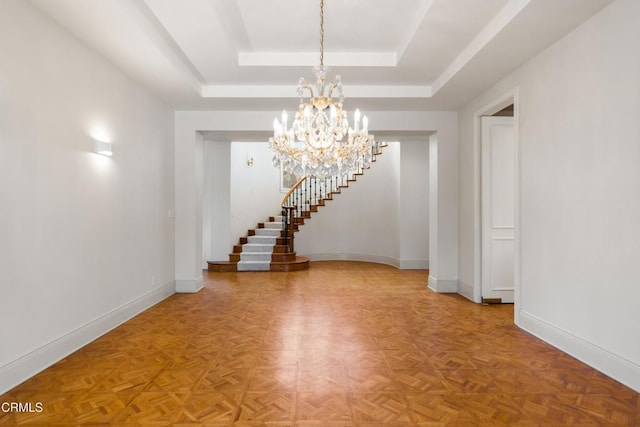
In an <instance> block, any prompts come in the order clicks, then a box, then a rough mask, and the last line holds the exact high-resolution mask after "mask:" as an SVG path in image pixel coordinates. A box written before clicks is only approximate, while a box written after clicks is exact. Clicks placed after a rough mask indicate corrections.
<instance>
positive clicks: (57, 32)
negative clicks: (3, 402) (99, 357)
mask: <svg viewBox="0 0 640 427" xmlns="http://www.w3.org/2000/svg"><path fill="white" fill-rule="evenodd" d="M172 124H173V118H172V112H171V111H170V110H169V108H167V106H166V105H164V104H163V103H162V102H161V101H159V100H158V99H156V98H155V97H153V96H152V95H150V93H149V92H147V91H146V90H144V89H142V88H141V87H140V86H139V85H138V84H136V83H135V82H133V81H131V80H130V79H129V78H127V77H126V76H124V75H123V74H122V73H120V72H119V71H117V70H116V69H115V68H114V67H112V66H111V65H110V64H109V63H107V62H105V61H104V60H103V59H101V58H100V57H99V56H97V55H96V54H94V53H93V52H92V51H90V50H89V49H87V48H86V47H85V46H84V45H82V44H80V43H79V42H78V41H77V40H76V39H75V38H74V37H72V36H71V35H69V34H68V33H67V32H66V31H64V30H62V29H61V28H60V27H58V26H57V25H56V24H55V23H53V22H52V21H51V20H50V19H49V18H47V17H45V16H44V15H42V14H41V13H40V12H39V11H38V10H36V9H34V8H33V7H32V6H31V5H30V3H29V2H24V1H2V2H0V181H1V182H2V183H3V184H2V185H0V200H1V202H0V272H1V275H2V277H0V295H1V297H0V325H2V327H0V343H1V344H0V393H2V392H4V391H6V390H7V389H9V388H11V387H12V386H14V385H16V384H17V383H19V382H21V381H23V380H24V379H26V378H28V377H29V376H31V375H33V374H34V373H36V372H37V371H39V370H41V369H43V368H45V367H46V366H48V365H49V364H51V363H53V362H55V361H56V360H57V359H59V358H61V357H63V356H65V355H66V354H68V353H70V352H72V351H74V350H75V349H77V348H78V347H80V346H82V345H84V344H86V343H87V342H89V341H91V340H92V339H95V338H96V337H97V336H99V335H100V334H102V333H104V332H105V331H106V330H108V329H110V328H112V327H114V326H116V325H117V324H118V323H120V322H122V321H124V320H126V319H127V318H128V317H131V316H133V315H135V314H137V313H138V312H140V311H142V310H144V309H145V308H146V307H148V306H149V305H151V304H153V303H155V302H157V301H159V300H160V299H162V298H164V297H166V296H167V295H169V294H171V293H173V291H174V283H173V279H174V268H173V233H174V229H173V220H172V219H171V218H169V217H168V216H169V215H168V214H169V211H170V210H172V209H173V191H172V185H171V183H172V179H173V146H172V137H173V129H172ZM90 135H93V136H96V137H103V138H108V139H111V140H112V142H113V145H114V151H115V153H114V156H113V157H112V158H107V157H103V156H99V155H97V154H95V153H92V152H91V149H92V147H91V143H90Z"/></svg>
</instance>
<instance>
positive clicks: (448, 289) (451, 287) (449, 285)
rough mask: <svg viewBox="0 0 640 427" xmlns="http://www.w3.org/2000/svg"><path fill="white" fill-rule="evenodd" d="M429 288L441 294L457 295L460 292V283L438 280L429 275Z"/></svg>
mask: <svg viewBox="0 0 640 427" xmlns="http://www.w3.org/2000/svg"><path fill="white" fill-rule="evenodd" d="M427 287H428V288H429V289H431V290H432V291H434V292H438V293H440V294H455V293H457V292H458V281H457V280H447V279H436V278H435V277H433V276H431V275H429V280H428V283H427Z"/></svg>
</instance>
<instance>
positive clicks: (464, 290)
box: [458, 280, 478, 302]
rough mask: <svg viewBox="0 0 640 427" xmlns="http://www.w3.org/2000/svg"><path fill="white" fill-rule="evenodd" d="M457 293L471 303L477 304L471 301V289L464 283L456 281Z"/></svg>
mask: <svg viewBox="0 0 640 427" xmlns="http://www.w3.org/2000/svg"><path fill="white" fill-rule="evenodd" d="M458 293H459V294H460V295H462V296H463V297H465V298H466V299H468V300H469V301H472V302H478V301H474V300H473V287H471V286H469V285H467V284H466V283H464V282H461V281H459V280H458Z"/></svg>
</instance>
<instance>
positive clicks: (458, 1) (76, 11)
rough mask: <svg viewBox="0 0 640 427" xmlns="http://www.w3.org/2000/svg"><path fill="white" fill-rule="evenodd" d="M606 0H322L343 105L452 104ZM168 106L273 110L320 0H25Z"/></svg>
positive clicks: (309, 53)
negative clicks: (340, 82) (342, 94)
mask: <svg viewBox="0 0 640 427" xmlns="http://www.w3.org/2000/svg"><path fill="white" fill-rule="evenodd" d="M612 1H613V0H393V1H391V0H325V10H324V15H325V44H324V46H325V48H324V50H325V64H326V65H329V66H330V67H331V71H330V75H333V74H340V75H341V76H342V80H343V82H344V93H345V97H346V102H345V106H346V107H347V108H349V106H350V105H354V106H356V105H357V106H359V107H360V108H361V109H365V110H452V109H455V108H457V107H459V106H461V105H463V104H464V103H466V102H468V101H469V100H470V99H472V98H473V97H475V96H476V95H478V94H479V93H480V92H481V91H483V90H485V89H486V88H488V87H489V86H490V85H491V84H493V83H495V82H496V81H497V80H499V79H500V78H502V77H504V76H505V75H507V74H508V73H509V72H511V71H513V70H514V69H515V68H517V67H518V66H520V65H521V64H522V63H524V62H525V61H526V60H527V59H529V58H531V57H532V56H533V55H535V54H536V53H538V52H539V51H541V50H542V49H544V48H545V47H547V46H549V45H550V44H552V43H553V42H554V41H555V40H557V39H559V38H560V37H562V36H563V35H565V34H566V33H568V32H569V31H571V30H572V29H573V28H575V27H576V26H577V25H579V24H580V23H581V22H583V21H585V20H586V19H588V18H589V17H590V16H592V15H593V14H595V13H596V12H597V11H599V10H600V9H602V8H603V7H604V6H606V5H607V4H609V3H611V2H612ZM31 2H32V3H33V4H34V5H36V6H37V7H38V8H40V9H41V10H42V11H44V12H45V13H46V14H48V15H50V16H51V17H52V18H53V19H55V20H56V21H57V22H58V23H59V24H60V25H62V26H63V27H65V28H67V29H68V30H69V31H70V32H71V33H73V34H74V35H75V36H76V37H78V38H79V39H81V40H82V41H83V42H84V43H86V44H87V45H89V46H90V47H91V48H92V49H94V50H96V51H98V52H99V53H100V54H101V55H103V56H104V57H106V58H107V59H108V60H110V61H111V62H112V63H113V64H114V65H115V66H116V67H118V68H120V69H122V70H123V71H125V72H126V73H128V74H129V75H131V76H132V77H133V78H135V79H136V80H138V81H140V82H141V83H143V84H144V85H146V86H148V87H149V88H150V89H151V90H153V91H154V92H156V93H157V94H158V95H159V96H161V97H162V98H164V99H165V100H166V101H167V102H168V103H169V104H170V105H171V106H172V107H173V108H175V109H183V110H188V109H216V110H279V109H282V108H283V107H287V108H295V106H296V105H297V99H298V97H297V94H296V86H297V82H298V79H299V78H300V77H301V76H303V77H305V78H307V79H308V80H311V79H313V77H314V75H313V71H312V66H314V65H316V64H318V63H319V0H31Z"/></svg>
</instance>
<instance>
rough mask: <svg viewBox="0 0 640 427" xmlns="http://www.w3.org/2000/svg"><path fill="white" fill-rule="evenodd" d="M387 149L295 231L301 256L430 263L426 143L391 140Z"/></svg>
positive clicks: (412, 265)
mask: <svg viewBox="0 0 640 427" xmlns="http://www.w3.org/2000/svg"><path fill="white" fill-rule="evenodd" d="M383 151H384V152H383V154H382V155H380V156H378V158H377V161H376V162H375V163H372V165H371V168H370V169H368V170H365V171H364V175H363V176H360V177H358V178H357V181H356V182H353V183H350V184H349V188H346V189H343V192H342V193H341V194H338V195H335V196H334V199H333V200H332V201H329V202H327V203H326V206H324V207H322V208H320V209H319V211H318V212H317V213H314V214H312V218H311V219H310V220H307V221H306V223H305V225H304V226H303V227H301V231H300V232H299V233H296V243H295V244H296V252H297V253H298V254H299V255H304V256H308V257H310V258H311V259H312V260H323V259H324V260H326V259H334V260H335V259H351V260H362V261H373V262H381V263H385V264H390V265H394V266H396V267H399V268H427V267H428V263H429V261H428V260H429V208H428V206H429V204H428V197H429V182H428V161H429V159H428V145H427V142H426V141H424V142H421V141H417V142H402V143H399V142H390V143H389V145H388V146H387V147H386V148H384V149H383Z"/></svg>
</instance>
